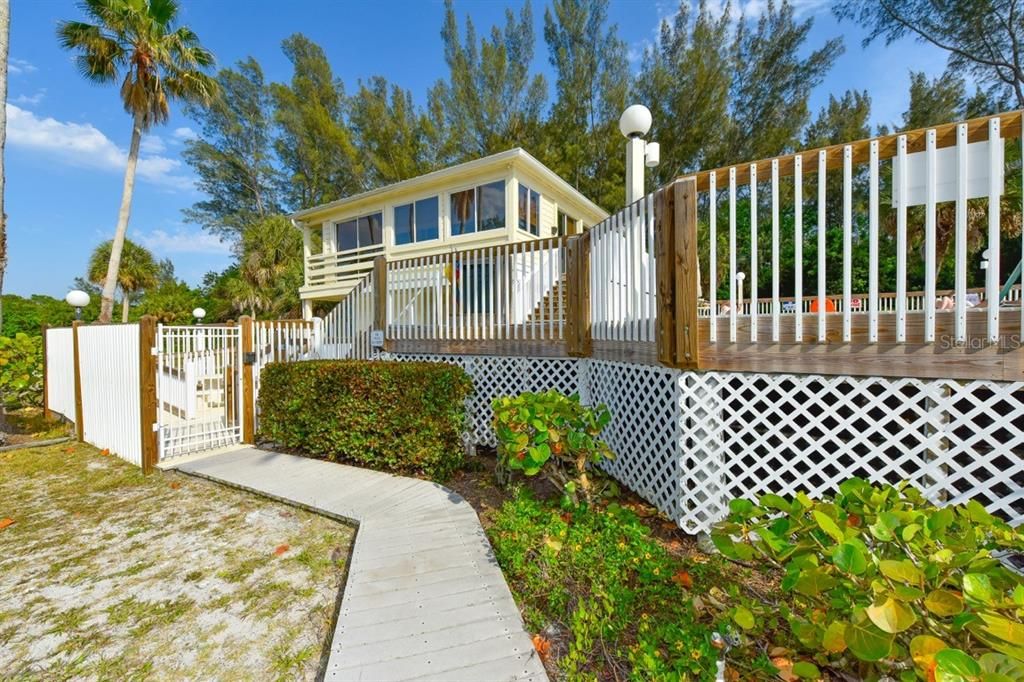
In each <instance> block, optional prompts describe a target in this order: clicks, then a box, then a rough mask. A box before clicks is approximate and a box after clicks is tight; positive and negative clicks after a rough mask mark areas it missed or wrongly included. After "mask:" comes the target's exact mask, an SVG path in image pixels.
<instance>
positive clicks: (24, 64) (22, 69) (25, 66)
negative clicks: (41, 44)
mask: <svg viewBox="0 0 1024 682" xmlns="http://www.w3.org/2000/svg"><path fill="white" fill-rule="evenodd" d="M35 71H37V69H36V67H35V64H33V63H31V62H29V61H26V60H24V59H11V60H9V61H8V62H7V72H8V73H13V74H15V75H21V74H23V73H34V72H35Z"/></svg>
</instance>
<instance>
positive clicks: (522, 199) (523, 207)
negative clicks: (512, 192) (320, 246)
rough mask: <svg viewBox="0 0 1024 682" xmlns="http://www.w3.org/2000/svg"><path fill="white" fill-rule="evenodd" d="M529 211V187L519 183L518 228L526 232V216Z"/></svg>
mask: <svg viewBox="0 0 1024 682" xmlns="http://www.w3.org/2000/svg"><path fill="white" fill-rule="evenodd" d="M529 213H530V188H529V187H527V186H526V185H519V229H520V230H522V231H523V232H526V229H527V228H526V218H527V216H528V215H529Z"/></svg>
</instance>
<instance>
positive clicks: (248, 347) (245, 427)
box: [238, 315, 256, 445]
mask: <svg viewBox="0 0 1024 682" xmlns="http://www.w3.org/2000/svg"><path fill="white" fill-rule="evenodd" d="M238 323H239V325H240V328H241V329H240V335H241V342H242V442H243V443H248V444H249V445H253V444H254V443H255V442H256V428H255V427H256V405H255V401H254V398H255V396H254V395H253V394H254V392H255V386H254V384H253V376H252V366H253V341H252V331H253V330H252V318H251V317H249V316H248V315H242V316H241V317H240V318H238Z"/></svg>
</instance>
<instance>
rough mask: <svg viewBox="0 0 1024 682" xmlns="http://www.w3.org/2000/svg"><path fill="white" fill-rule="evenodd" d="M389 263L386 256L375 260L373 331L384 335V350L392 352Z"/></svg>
mask: <svg viewBox="0 0 1024 682" xmlns="http://www.w3.org/2000/svg"><path fill="white" fill-rule="evenodd" d="M387 266H388V261H387V258H385V257H384V256H377V257H376V258H374V259H373V327H372V328H373V329H375V330H380V331H382V332H384V333H385V335H384V348H383V350H390V347H389V340H388V338H387V327H388V267H387Z"/></svg>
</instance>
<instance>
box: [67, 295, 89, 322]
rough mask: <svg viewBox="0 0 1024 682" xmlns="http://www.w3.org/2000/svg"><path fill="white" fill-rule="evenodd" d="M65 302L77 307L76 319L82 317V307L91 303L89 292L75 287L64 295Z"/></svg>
mask: <svg viewBox="0 0 1024 682" xmlns="http://www.w3.org/2000/svg"><path fill="white" fill-rule="evenodd" d="M64 302H65V303H67V304H68V305H69V306H71V307H72V308H74V309H75V319H76V320H81V319H82V308H84V307H85V306H87V305H89V294H87V293H85V292H84V291H82V290H80V289H73V290H71V291H69V292H68V295H67V296H65V297H64Z"/></svg>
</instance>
